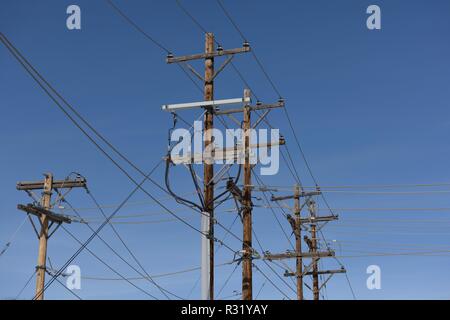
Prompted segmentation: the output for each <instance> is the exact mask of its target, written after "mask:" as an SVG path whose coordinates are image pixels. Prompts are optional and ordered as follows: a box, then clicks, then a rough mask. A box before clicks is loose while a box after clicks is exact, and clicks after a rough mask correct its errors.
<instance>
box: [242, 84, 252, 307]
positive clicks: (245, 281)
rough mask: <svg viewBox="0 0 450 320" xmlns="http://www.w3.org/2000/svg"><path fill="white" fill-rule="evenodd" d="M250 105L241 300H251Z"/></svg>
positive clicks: (246, 134) (246, 115)
mask: <svg viewBox="0 0 450 320" xmlns="http://www.w3.org/2000/svg"><path fill="white" fill-rule="evenodd" d="M245 97H248V98H249V97H250V90H248V89H246V90H245V91H244V98H245ZM250 112H251V109H250V105H249V104H246V105H245V106H244V121H243V130H244V164H243V165H242V166H243V169H244V187H243V193H242V198H243V209H244V210H243V212H242V220H243V231H244V235H243V241H244V242H243V243H242V251H243V253H242V300H252V287H253V285H252V283H253V282H252V263H253V261H252V260H253V259H252V258H253V252H252V195H251V184H252V169H251V164H250V143H251V142H250V135H251V134H250V129H251V123H250Z"/></svg>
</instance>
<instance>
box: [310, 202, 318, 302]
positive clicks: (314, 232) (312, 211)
mask: <svg viewBox="0 0 450 320" xmlns="http://www.w3.org/2000/svg"><path fill="white" fill-rule="evenodd" d="M308 209H309V214H310V218H311V219H313V218H315V217H316V203H315V202H314V200H310V201H309V204H308ZM311 241H312V246H311V252H312V253H313V254H316V253H317V224H316V223H312V224H311ZM318 260H319V258H318V257H317V256H313V258H312V266H313V267H312V269H313V271H312V276H313V297H314V300H319V273H318V272H319V268H318V265H317V263H318Z"/></svg>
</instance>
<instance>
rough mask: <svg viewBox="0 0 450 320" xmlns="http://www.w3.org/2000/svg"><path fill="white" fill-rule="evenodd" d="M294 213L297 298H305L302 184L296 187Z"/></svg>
mask: <svg viewBox="0 0 450 320" xmlns="http://www.w3.org/2000/svg"><path fill="white" fill-rule="evenodd" d="M294 215H295V228H294V230H293V231H294V235H295V251H296V252H297V254H298V256H297V261H296V272H297V299H298V300H303V259H302V256H301V253H302V235H301V232H302V229H301V227H302V225H301V221H300V219H301V211H300V186H299V185H298V184H297V185H296V186H295V187H294Z"/></svg>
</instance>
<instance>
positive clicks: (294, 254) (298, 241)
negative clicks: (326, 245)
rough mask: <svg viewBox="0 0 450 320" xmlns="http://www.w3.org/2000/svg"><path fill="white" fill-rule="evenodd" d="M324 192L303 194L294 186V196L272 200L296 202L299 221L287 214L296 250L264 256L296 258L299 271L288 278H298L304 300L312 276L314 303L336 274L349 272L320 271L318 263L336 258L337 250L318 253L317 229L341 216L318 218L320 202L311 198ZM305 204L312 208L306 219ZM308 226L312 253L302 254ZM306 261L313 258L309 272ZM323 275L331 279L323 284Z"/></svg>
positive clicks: (273, 199)
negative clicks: (306, 280)
mask: <svg viewBox="0 0 450 320" xmlns="http://www.w3.org/2000/svg"><path fill="white" fill-rule="evenodd" d="M320 194H321V192H320V190H319V189H318V190H317V191H309V192H306V191H302V190H301V187H300V186H299V185H296V186H294V194H293V195H287V196H280V197H275V196H272V198H271V201H282V200H287V199H294V208H293V213H294V216H295V218H292V216H291V215H289V214H288V215H287V219H288V221H289V223H290V225H291V227H292V231H293V233H294V235H295V251H287V252H286V253H278V254H271V253H266V254H265V255H264V259H266V260H282V259H292V258H296V270H295V272H288V271H286V272H285V274H284V275H285V276H288V277H292V276H295V277H296V278H297V299H298V300H303V299H304V294H303V278H304V276H305V275H309V276H312V277H313V286H312V287H313V288H312V290H313V298H314V300H319V293H320V290H321V288H322V287H323V286H324V285H325V284H326V283H327V282H328V281H329V280H330V279H331V277H332V276H333V275H334V274H337V273H345V272H346V270H345V269H344V268H341V269H339V270H324V271H319V267H318V261H319V259H320V258H327V257H334V255H335V253H334V251H332V250H330V249H327V250H325V251H319V250H318V243H317V232H318V229H317V226H318V224H319V223H326V222H329V221H333V220H337V219H338V216H336V215H331V216H317V214H316V211H317V209H316V203H315V201H314V200H312V199H311V198H312V197H313V196H318V195H320ZM301 198H306V200H305V202H304V203H303V205H301V204H300V199H301ZM304 205H307V206H308V211H309V216H308V217H305V218H302V217H301V209H302V207H303V206H304ZM304 224H306V225H309V230H310V233H311V239H309V238H308V237H307V236H305V238H306V239H305V242H306V244H307V245H308V248H309V251H307V252H302V238H301V228H302V226H303V225H304ZM305 258H310V259H311V264H309V265H307V266H306V267H305V269H303V262H304V261H303V260H304V259H305ZM319 275H329V276H328V278H327V279H326V280H325V281H324V282H323V283H322V285H320V284H319Z"/></svg>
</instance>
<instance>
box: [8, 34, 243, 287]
mask: <svg viewBox="0 0 450 320" xmlns="http://www.w3.org/2000/svg"><path fill="white" fill-rule="evenodd" d="M0 36H1V37H0V38H1V41H2V43H3V44H4V45H5V46H6V47H7V49H8V50H9V51H10V52H11V53H12V54H13V56H14V57H15V58H16V60H17V61H18V62H19V63H20V64H21V65H22V66H23V67H24V69H25V70H26V71H27V72H28V73H29V74H30V76H31V77H32V78H33V79H34V80H35V81H36V82H37V83H38V85H39V86H40V87H41V88H42V89H43V90H44V91H45V93H46V94H47V95H48V96H49V97H50V98H51V99H52V100H53V101H54V102H55V104H56V105H57V106H58V108H59V109H60V110H61V111H63V113H64V114H65V115H66V116H67V117H68V118H69V120H71V122H72V123H73V124H74V125H75V126H76V127H77V128H78V129H79V130H80V131H81V132H82V133H83V134H84V135H85V136H86V137H87V138H88V139H89V140H90V141H91V142H92V143H93V144H94V145H95V146H96V147H97V149H98V150H99V151H101V153H103V154H104V155H105V156H106V157H107V158H108V159H109V160H110V161H111V162H112V163H113V164H114V165H115V166H116V167H117V168H118V169H119V170H120V171H122V172H123V173H124V174H125V175H126V176H127V178H128V179H129V180H130V181H131V182H133V183H134V184H135V185H136V186H137V188H136V189H134V190H133V192H132V194H134V192H135V191H137V190H138V189H140V190H142V191H143V192H144V193H145V194H146V195H147V196H149V197H150V198H151V199H152V200H153V201H155V202H156V203H157V204H158V205H159V206H161V207H162V208H163V209H164V210H166V211H167V212H168V213H170V214H171V215H173V216H174V217H176V218H177V219H178V220H179V221H181V222H182V223H183V224H185V225H187V226H188V227H189V228H191V229H192V230H194V231H197V232H199V233H201V234H203V233H202V232H201V231H200V230H199V229H198V228H196V227H194V226H193V225H192V224H190V223H188V222H186V221H185V220H184V219H182V218H180V217H179V216H178V215H176V214H175V213H174V212H172V211H171V210H170V209H168V208H167V207H166V206H164V205H163V204H162V203H161V202H160V201H158V200H157V199H156V198H155V197H154V196H153V195H152V194H150V193H149V192H148V191H147V190H146V189H144V188H143V187H142V184H143V183H144V182H145V181H147V180H149V181H152V182H153V184H155V185H156V186H158V187H159V188H161V189H162V190H164V189H163V188H162V187H161V186H160V185H159V184H157V183H156V182H155V181H154V180H153V179H151V178H150V177H149V175H145V173H143V172H142V170H140V169H139V168H137V167H136V168H137V170H139V172H142V173H143V175H144V176H145V179H144V180H143V181H142V183H138V182H137V181H136V180H135V179H134V178H133V177H131V175H130V174H129V173H128V172H127V171H126V170H125V169H124V168H123V167H122V166H121V165H120V164H119V163H118V162H117V161H115V160H114V159H113V158H112V157H111V156H110V155H109V154H108V153H107V152H106V151H105V150H104V149H103V148H102V147H101V146H100V145H99V144H98V143H97V142H96V141H95V140H94V139H93V138H92V137H91V136H90V135H89V134H88V133H87V132H86V131H85V130H84V129H83V128H82V127H81V126H80V124H78V122H77V121H76V120H75V119H74V118H73V117H72V116H71V115H70V114H69V113H68V112H67V111H66V110H65V108H64V107H63V106H62V105H61V104H60V103H59V102H58V101H57V100H56V98H55V97H54V96H53V95H52V94H51V93H50V92H49V90H48V89H47V88H46V87H45V86H44V85H43V84H42V83H41V82H40V81H39V80H38V79H37V77H36V76H35V74H33V73H32V72H31V70H33V71H34V72H35V73H36V74H37V76H38V77H39V78H40V79H42V81H43V82H44V83H46V84H47V85H48V86H49V87H50V90H52V92H54V93H55V94H56V95H57V96H59V97H61V96H60V95H59V93H57V92H56V90H55V89H53V88H52V87H51V86H50V85H49V84H48V82H47V81H46V80H45V79H43V77H42V76H41V75H40V74H39V73H38V72H37V71H36V69H34V67H32V66H31V65H30V63H29V62H28V61H27V60H26V59H25V58H24V57H23V56H22V55H21V54H20V52H19V51H18V50H17V49H16V48H15V47H14V46H13V45H12V44H11V43H10V42H9V41H8V40H7V38H6V37H5V36H4V35H3V33H1V34H0ZM61 100H62V101H63V102H65V104H66V105H68V103H67V101H66V100H65V99H64V98H62V97H61ZM68 106H69V105H68ZM70 109H71V110H74V108H73V107H71V106H70ZM74 113H75V114H76V115H77V117H79V118H80V119H81V120H82V121H83V122H84V123H85V124H86V125H87V126H89V127H92V126H91V125H90V124H89V123H88V122H87V121H86V120H85V119H84V118H82V117H81V116H80V115H79V114H78V113H77V112H76V111H74ZM92 131H93V132H94V133H95V134H96V135H97V136H98V137H99V138H100V139H101V140H103V141H104V142H105V143H107V144H108V145H110V146H111V148H112V149H113V150H115V152H116V153H118V154H119V156H121V157H122V158H124V159H126V161H127V162H128V163H129V164H131V162H130V161H129V160H128V159H127V158H126V157H124V156H123V154H121V153H120V152H119V151H118V150H117V149H116V148H115V147H114V146H112V145H111V144H110V143H109V142H108V141H107V140H106V139H105V138H104V137H102V136H101V135H100V134H99V133H98V132H97V131H96V130H95V129H94V128H92ZM164 191H165V190H164ZM126 201H128V199H127V200H126ZM126 201H125V202H126ZM117 211H118V210H116V211H115V212H114V213H113V214H112V215H111V216H110V217H109V220H110V219H111V218H112V217H113V216H114V214H115V213H116V212H117ZM202 214H204V213H202ZM109 220H108V221H109ZM108 221H105V222H104V223H103V224H102V225H101V226H100V227H99V229H98V231H100V230H101V229H102V228H103V227H104V226H105V225H106V224H107V223H108ZM216 223H217V224H218V225H219V226H221V227H223V226H222V225H221V224H220V223H219V222H216ZM93 237H95V234H94V235H92V238H89V239H88V240H87V243H89V242H90V241H91V240H92V239H93ZM214 240H215V241H217V239H214ZM87 243H86V244H87ZM224 246H225V247H227V248H228V249H229V250H231V251H233V252H235V251H234V250H233V249H231V248H230V247H229V246H227V245H225V244H224ZM80 249H81V250H80V251H77V252H76V253H75V256H77V255H78V254H79V253H80V252H81V251H82V250H83V249H84V247H82V248H80ZM73 259H74V257H73ZM69 263H70V262H69ZM62 270H63V269H62ZM53 281H54V279H52V280H50V281H49V284H51V283H52V282H53Z"/></svg>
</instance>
